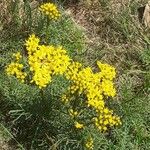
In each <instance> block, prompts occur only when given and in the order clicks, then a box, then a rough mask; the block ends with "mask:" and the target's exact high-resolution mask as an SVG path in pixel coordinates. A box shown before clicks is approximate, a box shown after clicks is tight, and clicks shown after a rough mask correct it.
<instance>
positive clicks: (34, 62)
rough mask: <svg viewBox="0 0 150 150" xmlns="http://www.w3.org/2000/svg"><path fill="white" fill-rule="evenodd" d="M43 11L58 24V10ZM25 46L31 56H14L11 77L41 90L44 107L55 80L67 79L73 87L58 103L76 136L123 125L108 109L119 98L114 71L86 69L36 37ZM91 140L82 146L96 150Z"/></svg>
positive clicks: (59, 48) (105, 66) (9, 67)
mask: <svg viewBox="0 0 150 150" xmlns="http://www.w3.org/2000/svg"><path fill="white" fill-rule="evenodd" d="M40 11H42V12H43V13H44V14H45V15H47V16H48V17H49V19H54V20H57V19H58V18H59V17H60V13H59V11H58V10H57V7H56V6H55V5H54V4H51V3H46V4H43V5H41V6H40ZM24 45H25V47H26V51H27V56H24V55H21V53H19V52H17V53H15V54H13V61H12V62H11V63H10V64H8V65H7V66H6V73H7V75H12V76H15V77H16V78H17V79H19V80H20V81H21V82H24V83H26V84H29V85H35V86H37V87H38V88H39V89H40V91H41V93H42V94H41V97H42V98H41V99H42V100H43V103H44V92H43V91H44V90H45V89H46V87H47V86H48V85H51V83H52V81H53V80H54V77H57V76H63V77H64V78H65V80H67V81H68V83H69V84H68V88H67V89H65V90H64V92H63V93H61V95H60V97H59V98H58V99H59V101H60V104H62V105H63V108H65V109H66V112H67V115H68V116H69V118H70V122H71V124H72V126H71V127H73V129H74V130H75V132H77V133H80V132H81V131H83V132H86V131H88V129H89V128H97V130H98V131H99V132H106V131H108V130H109V129H110V128H111V127H114V126H118V125H121V121H120V117H118V116H116V115H115V114H114V112H113V110H110V109H109V108H108V106H107V101H108V98H109V97H115V95H116V90H115V86H114V83H113V81H114V79H115V77H116V70H115V68H114V67H112V66H110V65H108V64H104V63H101V62H100V61H97V66H98V69H99V71H98V72H93V70H92V68H91V67H84V65H82V64H81V63H80V62H77V61H74V60H73V59H72V58H70V57H69V55H68V54H67V50H66V49H64V48H63V47H62V46H61V45H60V46H54V45H50V44H48V45H45V44H41V42H40V39H39V37H37V36H35V34H31V35H30V36H29V38H28V39H27V40H26V41H25V44H24ZM23 58H25V59H26V60H27V65H23V64H22V59H23ZM25 68H28V69H25ZM26 70H28V72H26ZM53 104H55V103H53ZM45 105H46V104H45ZM89 131H90V130H89ZM89 131H88V133H89ZM88 137H90V138H88V139H86V140H85V141H84V142H82V143H84V147H85V148H86V149H93V148H94V139H93V138H92V136H91V134H89V135H88Z"/></svg>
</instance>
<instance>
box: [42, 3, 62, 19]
mask: <svg viewBox="0 0 150 150" xmlns="http://www.w3.org/2000/svg"><path fill="white" fill-rule="evenodd" d="M39 10H40V11H41V12H43V13H44V14H45V15H47V16H48V17H49V18H50V19H54V20H57V19H58V18H59V17H60V13H59V11H58V9H57V7H56V5H54V4H53V3H45V4H43V5H41V6H40V7H39Z"/></svg>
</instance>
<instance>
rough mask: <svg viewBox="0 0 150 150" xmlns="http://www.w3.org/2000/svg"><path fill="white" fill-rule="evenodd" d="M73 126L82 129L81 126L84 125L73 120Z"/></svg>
mask: <svg viewBox="0 0 150 150" xmlns="http://www.w3.org/2000/svg"><path fill="white" fill-rule="evenodd" d="M75 127H76V128H77V129H82V128H83V127H84V125H83V124H82V123H79V122H77V121H76V122H75Z"/></svg>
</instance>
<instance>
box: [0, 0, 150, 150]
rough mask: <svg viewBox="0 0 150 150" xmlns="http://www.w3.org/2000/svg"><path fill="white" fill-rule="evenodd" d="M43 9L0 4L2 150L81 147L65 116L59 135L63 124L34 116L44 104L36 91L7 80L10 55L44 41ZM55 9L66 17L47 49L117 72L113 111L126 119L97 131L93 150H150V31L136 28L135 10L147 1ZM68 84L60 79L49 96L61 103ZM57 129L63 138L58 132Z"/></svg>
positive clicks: (113, 0)
mask: <svg viewBox="0 0 150 150" xmlns="http://www.w3.org/2000/svg"><path fill="white" fill-rule="evenodd" d="M40 2H41V1H40ZM40 2H35V1H27V0H26V1H24V3H22V1H19V0H16V1H8V0H7V1H4V0H2V1H1V3H0V8H1V9H0V10H1V13H0V14H1V20H0V32H1V34H0V149H2V150H3V149H4V150H7V149H8V150H11V149H15V150H16V149H27V150H28V149H33V150H34V149H38V150H42V149H44V150H45V149H49V145H51V149H53V150H55V149H58V148H59V149H64V150H65V149H66V150H69V149H71V150H72V149H76V150H79V149H82V148H81V147H79V145H78V141H76V140H72V139H74V138H73V137H72V138H71V136H68V135H69V134H71V133H69V131H67V132H66V133H64V129H65V128H67V126H68V124H67V119H66V116H62V124H63V126H64V128H60V127H62V124H60V123H59V122H51V123H50V122H48V121H47V120H40V119H41V118H40V117H39V118H38V117H37V116H40V114H41V113H43V112H40V111H39V110H41V111H42V108H41V107H40V104H39V103H38V101H37V104H36V106H35V104H34V106H33V101H35V100H37V99H39V95H38V89H36V88H33V87H32V88H31V87H29V86H27V85H23V84H20V83H19V82H17V80H16V79H9V78H8V77H6V75H5V73H4V68H5V66H6V64H7V63H8V62H10V60H11V55H12V53H14V52H17V51H18V50H19V51H22V52H24V48H23V47H22V45H23V44H24V41H25V39H26V38H27V37H28V35H29V34H30V33H32V32H35V33H36V34H37V35H42V36H41V37H42V38H43V39H44V38H45V37H44V36H45V28H43V27H44V22H43V18H42V16H41V15H40V14H38V11H37V6H38V5H39V3H40ZM54 2H55V3H57V4H58V5H59V7H60V8H61V11H62V13H63V17H62V19H61V20H60V21H59V22H57V23H52V24H51V25H50V27H49V31H50V32H49V33H50V39H49V42H50V43H52V44H54V45H58V44H61V45H63V46H64V47H65V48H66V49H67V50H68V52H69V54H70V55H71V57H73V58H74V59H76V60H78V61H80V62H82V63H84V65H85V66H87V65H88V66H91V67H92V68H95V64H96V63H95V62H96V61H97V60H101V61H102V62H107V63H109V64H111V65H113V66H115V67H116V69H117V79H116V81H115V82H116V87H117V93H118V94H117V96H116V97H115V101H114V104H113V108H115V109H116V111H117V113H118V114H119V115H120V116H121V117H122V122H123V125H122V126H121V127H119V128H116V129H112V130H111V132H109V134H107V133H106V134H100V133H97V132H94V131H93V135H94V140H95V141H96V144H95V147H94V150H98V149H100V150H101V149H102V150H117V149H118V150H126V149H129V150H149V149H150V34H149V33H150V30H149V29H148V28H145V27H144V26H143V25H142V24H141V23H140V22H139V19H138V11H137V9H138V8H139V7H141V6H143V5H145V4H146V3H147V1H146V0H143V1H142V0H132V1H130V0H124V1H121V0H120V1H119V0H93V1H91V0H84V1H82V0H78V1H73V0H72V1H71V0H70V1H67V0H66V1H65V0H64V1H63V0H62V1H56V0H55V1H54ZM43 42H44V41H43ZM55 82H56V84H55ZM65 84H66V83H61V82H60V80H59V79H56V80H55V81H54V83H52V88H51V89H50V90H52V91H47V93H50V94H51V93H52V92H53V91H55V93H56V96H57V95H59V93H61V90H62V91H63V86H65ZM56 85H57V86H56ZM62 85H63V86H62ZM60 86H62V88H61V89H60V88H59V87H60ZM58 89H59V90H58ZM49 96H51V95H47V97H49ZM51 106H52V104H51ZM54 109H55V108H54ZM62 109H63V108H62ZM46 111H48V110H46ZM53 113H54V114H57V113H58V112H56V111H55V112H53ZM31 114H32V115H31ZM37 114H38V115H37ZM46 114H47V112H45V115H46ZM56 116H57V115H52V116H51V117H56ZM51 119H52V118H51ZM55 120H57V119H55ZM58 120H59V118H58ZM53 125H55V127H56V129H57V131H58V129H59V133H56V132H55V131H56V129H54V128H52V127H53ZM52 129H53V130H52ZM55 134H57V137H54V135H55ZM49 135H51V136H49ZM76 138H77V137H76ZM64 145H65V146H64Z"/></svg>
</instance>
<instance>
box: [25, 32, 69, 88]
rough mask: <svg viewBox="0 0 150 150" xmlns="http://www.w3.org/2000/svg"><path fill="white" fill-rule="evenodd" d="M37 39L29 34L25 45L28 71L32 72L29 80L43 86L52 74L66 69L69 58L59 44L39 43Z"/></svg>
mask: <svg viewBox="0 0 150 150" xmlns="http://www.w3.org/2000/svg"><path fill="white" fill-rule="evenodd" d="M39 41H40V40H39V39H38V38H37V37H35V35H31V36H30V37H29V39H28V40H27V41H26V43H25V45H26V49H27V51H28V54H29V56H28V63H29V65H30V71H31V72H32V73H33V78H32V81H31V82H35V84H36V85H38V86H39V88H44V87H46V86H47V85H48V84H49V83H50V82H51V76H52V75H58V74H61V75H62V74H63V73H64V72H65V71H66V70H67V67H68V65H69V64H70V58H69V56H68V55H67V53H66V50H64V49H63V48H62V47H61V46H59V47H54V46H52V45H50V46H45V45H39Z"/></svg>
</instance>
